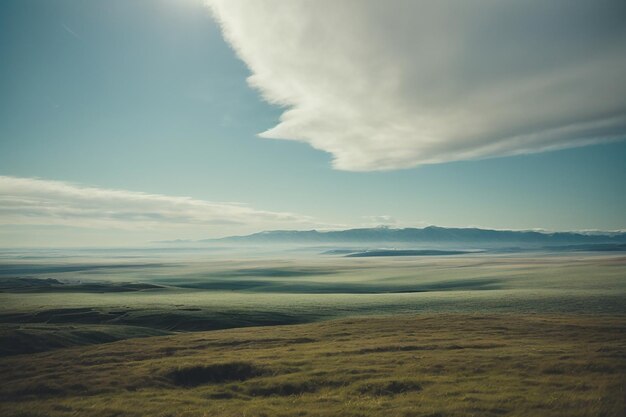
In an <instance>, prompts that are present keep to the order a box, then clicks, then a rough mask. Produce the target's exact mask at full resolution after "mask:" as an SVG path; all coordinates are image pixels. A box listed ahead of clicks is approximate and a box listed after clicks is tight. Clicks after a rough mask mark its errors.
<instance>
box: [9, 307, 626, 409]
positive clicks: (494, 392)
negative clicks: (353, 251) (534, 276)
mask: <svg viewBox="0 0 626 417" xmlns="http://www.w3.org/2000/svg"><path fill="white" fill-rule="evenodd" d="M0 375H2V377H1V378H2V384H1V385H0V399H1V401H2V402H1V406H0V407H1V408H0V414H1V415H3V416H24V417H25V416H126V415H128V416H163V417H165V416H385V417H393V416H402V417H409V416H430V417H435V416H440V417H444V416H445V417H452V416H568V417H569V416H572V417H575V416H581V417H582V416H585V417H587V416H616V417H618V416H623V415H626V413H625V400H624V395H625V386H626V319H625V318H623V317H607V316H584V317H582V316H575V315H571V316H563V315H561V316H555V315H553V316H547V315H543V316H534V315H526V316H521V315H502V316H495V315H492V316H487V315H478V314H476V315H468V314H463V315H460V314H458V315H455V314H440V315H434V314H433V315H420V316H389V317H370V318H358V319H343V320H335V321H328V322H322V323H314V324H304V325H294V326H276V327H259V328H247V329H231V330H223V331H213V332H199V333H186V334H178V335H174V336H163V337H151V338H145V339H131V340H125V341H120V342H115V343H108V344H102V345H95V346H88V347H74V348H66V349H61V350H57V351H52V352H46V353H39V354H30V355H18V356H12V357H6V358H2V359H1V360H0Z"/></svg>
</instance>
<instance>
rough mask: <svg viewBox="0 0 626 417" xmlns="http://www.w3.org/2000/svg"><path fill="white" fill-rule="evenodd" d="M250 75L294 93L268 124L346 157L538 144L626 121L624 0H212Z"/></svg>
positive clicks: (383, 160) (544, 146)
mask: <svg viewBox="0 0 626 417" xmlns="http://www.w3.org/2000/svg"><path fill="white" fill-rule="evenodd" d="M208 4H209V6H210V7H211V9H212V11H213V13H214V15H215V16H216V18H217V20H218V21H219V22H220V24H221V26H222V29H223V32H224V34H225V37H226V39H227V40H228V42H229V43H230V44H231V45H232V46H233V48H234V49H235V51H236V52H237V54H238V55H239V56H240V57H241V59H242V60H243V61H244V62H245V63H246V64H247V65H248V67H249V68H250V70H251V72H252V75H251V76H250V78H249V80H248V81H249V84H250V85H251V86H252V87H254V88H256V89H258V90H259V91H260V92H261V94H262V95H263V97H264V98H265V99H266V100H267V101H269V102H270V103H274V104H277V105H280V106H284V107H285V112H284V113H283V115H282V117H281V121H280V123H279V124H278V125H276V126H275V127H273V128H271V129H269V130H268V131H266V132H263V133H261V136H262V137H266V138H276V139H290V140H297V141H302V142H306V143H309V144H310V145H311V146H313V147H315V148H317V149H320V150H323V151H326V152H330V153H331V154H332V155H333V158H334V161H333V164H334V166H335V167H336V168H338V169H343V170H354V171H367V170H385V169H398V168H407V167H412V166H416V165H419V164H426V163H439V162H445V161H453V160H464V159H474V158H483V157H491V156H501V155H513V154H523V153H530V152H540V151H544V150H550V149H558V148H565V147H571V146H580V145H585V144H591V143H597V142H600V141H606V140H613V139H618V138H623V137H624V135H625V134H626V82H624V79H623V78H624V74H626V25H624V23H623V22H624V21H626V7H625V6H624V3H623V2H622V1H619V0H596V1H587V0H580V1H578V0H552V1H544V0H531V1H524V2H519V1H493V0H471V1H468V0H458V1H449V0H448V1H446V0H438V1H434V0H432V1H431V0H404V1H380V0H342V1H336V0H316V1H307V0H289V1H284V0H255V1H245V0H208Z"/></svg>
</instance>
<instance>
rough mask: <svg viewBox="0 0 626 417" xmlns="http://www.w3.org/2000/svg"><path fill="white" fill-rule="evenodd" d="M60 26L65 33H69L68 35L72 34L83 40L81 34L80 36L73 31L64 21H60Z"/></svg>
mask: <svg viewBox="0 0 626 417" xmlns="http://www.w3.org/2000/svg"><path fill="white" fill-rule="evenodd" d="M61 27H62V28H63V29H65V31H66V32H67V33H69V34H70V35H72V36H73V37H75V38H76V39H78V40H81V41H82V40H83V38H82V36H80V35H79V34H78V33H76V32H74V31H73V30H72V29H71V28H70V27H69V26H67V25H66V24H65V23H61Z"/></svg>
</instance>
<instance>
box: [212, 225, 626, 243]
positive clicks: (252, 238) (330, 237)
mask: <svg viewBox="0 0 626 417" xmlns="http://www.w3.org/2000/svg"><path fill="white" fill-rule="evenodd" d="M201 242H207V243H209V242H211V243H233V244H299V245H303V244H305V245H344V244H361V245H365V244H366V245H398V246H423V245H429V246H464V247H466V246H472V247H500V246H520V247H541V246H555V247H558V246H569V245H581V248H582V247H584V245H596V244H604V245H620V246H622V245H624V244H626V232H543V231H515V230H490V229H478V228H446V227H437V226H429V227H424V228H402V229H394V228H389V227H375V228H360V229H347V230H332V231H318V230H303V231H301V230H273V231H265V232H259V233H254V234H251V235H246V236H231V237H226V238H221V239H204V240H202V241H201ZM609 247H610V246H607V248H609Z"/></svg>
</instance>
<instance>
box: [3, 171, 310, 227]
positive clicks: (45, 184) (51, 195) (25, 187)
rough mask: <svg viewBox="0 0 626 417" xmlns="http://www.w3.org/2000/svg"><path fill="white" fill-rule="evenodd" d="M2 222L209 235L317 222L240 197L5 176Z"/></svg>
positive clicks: (8, 223) (300, 225)
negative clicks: (214, 199)
mask: <svg viewBox="0 0 626 417" xmlns="http://www.w3.org/2000/svg"><path fill="white" fill-rule="evenodd" d="M0 225H44V226H50V225H64V226H72V227H83V228H119V229H127V230H150V229H158V230H161V229H163V228H171V229H180V228H195V229H197V228H201V229H202V230H205V231H206V233H207V237H208V236H211V232H212V231H213V232H216V231H217V232H218V233H219V232H220V231H222V230H227V231H228V232H230V233H232V232H236V231H239V230H247V231H249V230H263V229H270V228H272V229H273V228H301V227H312V226H315V225H317V223H315V221H314V220H313V219H312V218H310V217H307V216H302V215H298V214H292V213H283V212H273V211H264V210H257V209H254V208H251V207H248V206H246V205H243V204H238V203H222V202H211V201H205V200H199V199H194V198H190V197H176V196H167V195H160V194H148V193H142V192H135V191H125V190H112V189H106V188H96V187H87V186H81V185H75V184H71V183H67V182H62V181H49V180H43V179H34V178H18V177H7V176H0ZM177 237H180V236H177ZM183 237H184V236H183Z"/></svg>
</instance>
